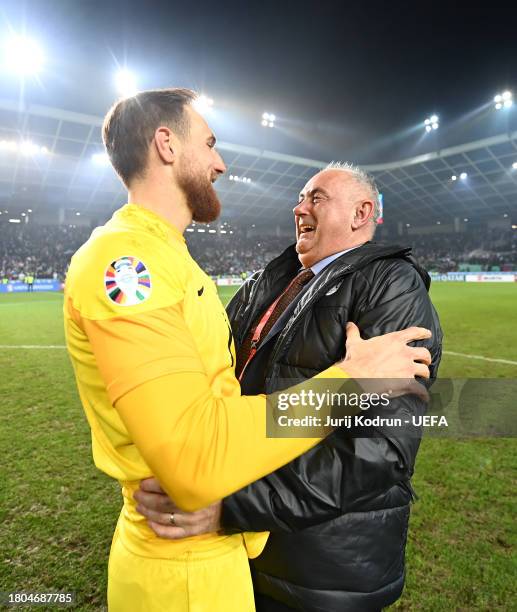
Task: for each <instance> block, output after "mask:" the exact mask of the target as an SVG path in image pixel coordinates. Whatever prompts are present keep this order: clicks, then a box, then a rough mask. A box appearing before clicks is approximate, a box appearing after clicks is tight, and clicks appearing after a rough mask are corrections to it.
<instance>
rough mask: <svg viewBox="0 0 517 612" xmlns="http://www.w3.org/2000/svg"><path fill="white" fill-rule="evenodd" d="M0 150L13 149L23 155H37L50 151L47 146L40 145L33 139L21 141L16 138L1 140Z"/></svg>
mask: <svg viewBox="0 0 517 612" xmlns="http://www.w3.org/2000/svg"><path fill="white" fill-rule="evenodd" d="M0 150H2V151H13V152H17V153H21V154H22V155H37V154H38V153H43V154H47V153H49V150H48V149H47V147H40V146H39V145H37V144H35V143H34V142H32V140H22V141H21V142H17V141H16V140H0Z"/></svg>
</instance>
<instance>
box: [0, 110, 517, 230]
mask: <svg viewBox="0 0 517 612" xmlns="http://www.w3.org/2000/svg"><path fill="white" fill-rule="evenodd" d="M101 124H102V119H101V118H100V117H96V116H91V115H84V114H80V113H75V112H70V111H66V110H61V109H56V108H49V107H43V106H36V105H27V106H26V107H24V108H21V109H20V108H19V106H18V104H17V103H15V102H12V101H5V100H4V101H2V100H0V208H8V207H11V208H12V210H13V212H14V211H16V210H22V209H23V207H27V206H30V208H32V209H33V210H34V212H36V211H37V210H38V209H40V210H48V209H52V208H54V209H55V208H56V207H64V208H65V209H68V210H73V211H80V212H81V214H85V215H90V216H92V217H95V218H96V219H102V220H103V219H104V218H107V217H108V216H109V215H110V214H111V212H112V211H113V210H114V209H115V208H117V207H118V206H120V205H121V204H122V203H123V202H124V200H125V197H126V196H125V190H124V189H123V187H122V184H121V183H120V181H119V179H118V178H117V176H116V174H115V173H114V171H113V169H112V168H111V166H110V165H109V164H106V163H102V155H100V156H98V157H97V158H94V157H92V156H95V155H99V154H102V153H103V146H102V139H101ZM12 142H17V143H21V142H25V143H27V142H31V143H33V144H34V145H37V146H38V147H44V148H45V149H44V151H45V152H41V149H37V150H36V149H35V148H34V150H32V149H31V148H30V146H26V148H25V150H23V149H22V150H20V149H19V148H18V149H13V148H9V144H8V143H12ZM218 149H219V150H220V151H221V153H222V155H223V157H224V159H225V162H226V165H227V167H228V172H227V174H226V175H225V176H224V177H223V178H221V179H220V180H219V181H218V182H217V184H216V187H217V190H218V193H219V194H220V197H221V200H222V202H223V210H224V212H223V216H222V219H223V220H226V221H230V222H232V223H233V222H235V223H238V222H242V223H251V222H256V223H259V224H260V223H268V224H274V225H277V224H278V225H287V224H289V225H291V223H292V221H291V219H292V212H291V211H292V208H293V206H294V205H295V204H296V202H297V198H298V193H299V191H300V189H301V188H302V187H303V185H304V184H305V182H306V181H307V179H308V178H310V177H311V176H312V175H313V174H314V173H315V172H316V171H318V170H319V169H321V168H323V167H324V166H325V165H326V163H327V162H325V161H319V160H312V159H305V158H301V157H296V156H292V155H285V154H280V153H275V152H272V151H265V150H260V149H258V148H253V147H246V146H242V145H236V144H231V143H227V142H220V143H218ZM94 159H96V160H97V161H94ZM351 161H353V160H351ZM516 162H517V131H516V132H513V133H503V134H498V135H495V136H493V137H490V138H485V139H483V140H477V141H475V142H468V143H465V144H461V145H459V146H455V147H450V148H447V149H442V150H440V151H435V152H432V153H428V154H425V155H419V156H417V157H412V158H408V159H403V160H400V161H394V162H389V163H379V164H375V165H370V166H362V167H363V169H365V170H367V171H369V172H370V173H371V174H373V176H374V177H375V179H376V181H377V183H378V185H379V189H380V191H381V192H382V193H383V195H384V214H385V217H386V221H387V222H390V220H391V221H393V220H394V219H396V220H397V221H401V222H404V223H411V225H412V226H418V225H429V224H431V223H435V222H437V221H440V222H441V223H447V222H449V223H450V222H452V220H453V219H454V218H455V217H461V218H463V217H468V218H469V219H470V220H472V221H475V220H479V221H482V220H485V219H492V218H494V217H499V216H501V217H502V216H503V215H508V216H510V217H515V216H516V213H517V170H516V169H514V168H512V164H515V163H516ZM461 173H466V178H464V179H461V178H460V175H461ZM453 176H456V177H457V180H453V179H452V177H453ZM236 177H237V178H236ZM244 178H246V179H251V182H249V181H243V180H242V179H244Z"/></svg>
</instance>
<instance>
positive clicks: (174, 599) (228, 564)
mask: <svg viewBox="0 0 517 612" xmlns="http://www.w3.org/2000/svg"><path fill="white" fill-rule="evenodd" d="M108 610H109V612H127V611H128V610H131V612H158V611H160V612H162V611H163V612H254V610H255V603H254V599H253V585H252V582H251V574H250V569H249V563H248V556H247V554H246V548H245V546H244V544H243V542H242V541H236V542H235V545H234V546H232V547H231V548H230V549H228V548H225V549H224V550H221V549H217V548H216V549H214V550H208V551H200V552H196V551H190V552H185V553H182V554H180V555H179V556H178V557H175V558H173V559H154V558H150V557H142V556H139V555H135V554H133V553H132V552H130V551H129V550H128V549H127V548H126V547H125V546H124V544H123V543H122V541H121V538H120V536H119V534H118V529H117V530H116V531H115V535H114V537H113V543H112V546H111V552H110V560H109V565H108Z"/></svg>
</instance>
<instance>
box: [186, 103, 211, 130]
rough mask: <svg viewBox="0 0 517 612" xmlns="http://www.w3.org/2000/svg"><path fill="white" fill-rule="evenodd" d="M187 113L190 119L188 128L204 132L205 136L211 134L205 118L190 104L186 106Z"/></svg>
mask: <svg viewBox="0 0 517 612" xmlns="http://www.w3.org/2000/svg"><path fill="white" fill-rule="evenodd" d="M186 109H187V113H188V116H189V120H190V129H191V130H193V131H196V132H198V133H202V134H206V136H207V137H209V136H213V132H212V130H211V128H210V126H209V125H208V123H207V122H206V120H205V119H204V118H203V117H202V115H200V114H199V113H198V112H197V111H196V110H195V109H193V108H192V106H190V105H188V106H187V107H186Z"/></svg>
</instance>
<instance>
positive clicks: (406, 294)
mask: <svg viewBox="0 0 517 612" xmlns="http://www.w3.org/2000/svg"><path fill="white" fill-rule="evenodd" d="M378 204H379V194H378V191H377V188H376V187H375V184H374V183H373V181H372V179H371V178H370V177H369V176H368V175H366V174H365V173H364V172H362V171H361V170H359V169H357V168H355V167H352V166H349V165H347V164H332V165H331V166H329V167H328V168H327V169H325V170H323V171H322V172H319V173H318V174H316V175H315V176H314V177H313V178H312V179H310V180H309V182H308V183H307V184H306V186H305V187H304V189H303V190H302V192H301V193H300V200H299V203H298V205H297V206H296V207H295V208H294V214H295V220H296V235H297V242H296V245H293V246H291V247H289V248H287V249H286V250H285V251H284V252H283V253H282V254H281V255H280V256H279V257H278V258H276V259H274V260H273V261H272V262H270V263H269V264H268V265H267V266H266V267H265V269H264V270H262V271H260V272H257V273H255V274H254V275H253V276H252V277H251V278H250V279H249V280H248V281H247V282H246V283H245V284H244V285H243V287H242V288H241V289H240V291H239V292H238V293H237V294H236V295H235V297H234V298H233V300H232V301H231V303H230V304H229V306H228V314H229V317H230V320H231V323H232V329H233V333H234V337H235V341H236V346H237V347H238V362H237V368H236V371H237V374H238V375H240V376H241V386H242V391H243V393H245V394H255V393H261V392H267V393H271V392H273V391H277V390H280V389H282V388H285V387H286V386H288V385H289V384H292V382H293V380H296V381H298V380H302V379H307V378H309V377H311V376H313V375H314V374H315V373H316V372H319V371H321V370H323V369H325V368H326V367H328V366H329V365H330V364H332V363H334V362H336V361H337V360H338V359H341V358H342V357H343V347H344V346H345V337H344V335H345V326H346V323H347V321H353V322H355V323H356V324H357V325H358V326H359V328H360V330H361V332H362V335H363V337H366V338H370V337H372V336H377V335H379V334H385V333H388V332H391V331H397V330H400V329H404V328H406V327H409V326H412V325H417V326H421V327H426V328H428V329H430V330H431V331H432V334H433V336H432V338H431V339H430V340H428V341H424V342H422V343H421V344H422V345H424V346H426V347H427V348H428V349H429V350H430V352H431V355H432V359H433V361H432V364H431V367H430V370H431V377H432V378H434V377H436V373H437V368H438V364H439V361H440V356H441V341H442V332H441V329H440V325H439V321H438V317H437V315H436V312H435V310H434V308H433V306H432V304H431V301H430V299H429V296H428V289H429V284H430V280H429V276H428V275H427V273H426V272H425V271H423V270H422V269H421V268H419V266H418V265H417V263H416V262H415V260H414V259H413V258H412V257H411V255H410V249H408V248H402V247H397V246H386V245H379V244H376V243H373V242H371V238H372V237H373V234H374V231H375V224H376V219H377V216H378V212H379V208H378ZM300 267H303V269H307V270H308V269H310V270H311V271H312V275H311V274H310V273H309V274H308V276H309V279H308V281H307V282H306V284H305V286H304V287H303V289H302V290H301V291H300V292H299V293H298V295H297V296H296V298H295V299H294V300H293V301H292V302H291V303H290V304H289V305H288V306H287V308H286V309H285V310H284V312H283V313H282V315H281V316H280V318H279V319H278V320H277V321H276V322H275V323H274V324H273V325H272V326H270V328H269V329H266V333H265V334H264V333H262V334H257V332H256V330H257V329H260V323H261V320H262V319H263V316H264V312H265V311H267V309H268V307H269V306H270V305H271V304H272V303H273V302H274V301H275V300H276V299H277V297H278V296H279V295H280V294H281V293H282V291H283V290H284V289H285V287H286V286H287V285H289V283H290V282H291V281H292V279H293V277H295V276H296V275H297V274H298V273H299V271H300ZM257 340H258V341H257ZM252 345H253V346H254V349H253V350H252ZM255 345H256V346H255ZM382 410H385V412H384V413H383V415H384V416H390V417H395V418H403V417H405V418H403V420H407V419H408V418H409V419H410V418H411V417H412V416H419V415H421V414H423V413H424V411H425V404H424V402H423V401H422V400H421V399H420V398H418V397H416V396H415V395H406V396H403V397H400V398H397V399H395V400H392V401H391V403H390V405H389V407H388V408H387V409H382ZM359 435H360V436H362V437H357V436H359ZM366 436H367V437H366ZM419 444H420V435H419V432H418V431H417V432H416V435H415V430H414V428H413V429H412V431H411V432H408V431H407V430H406V429H404V428H390V427H385V426H380V427H377V428H374V429H370V430H369V431H368V432H365V431H361V432H353V431H352V432H346V431H344V430H342V429H340V430H337V431H336V432H334V433H333V434H332V435H331V436H329V437H328V438H327V439H326V440H324V441H323V442H322V443H320V444H319V445H318V446H316V447H315V448H313V449H312V450H310V451H309V452H307V453H305V454H304V455H302V456H301V457H299V458H298V459H295V460H294V461H292V462H291V463H289V464H288V465H286V466H284V467H283V468H281V469H279V470H277V471H276V472H274V473H273V474H270V475H269V476H266V477H265V478H262V479H261V480H258V481H256V482H254V483H252V484H250V485H249V486H247V487H245V488H244V489H242V490H241V491H238V492H237V493H235V494H234V495H231V496H230V497H228V498H226V499H224V500H223V502H222V506H221V505H218V504H215V505H214V506H212V507H210V508H208V509H206V510H205V511H200V512H199V513H193V514H192V515H187V514H186V513H181V512H179V511H178V510H177V509H176V508H175V506H174V505H173V503H172V502H170V501H169V500H168V499H167V498H166V497H165V496H164V495H161V494H160V493H159V488H158V483H157V482H156V481H145V482H144V483H143V485H142V491H140V492H139V493H138V496H139V500H140V502H141V505H140V508H141V511H142V512H143V513H144V514H145V515H146V516H147V517H148V518H149V519H150V520H151V523H150V524H151V526H152V527H153V528H154V529H155V531H156V532H157V533H158V534H159V535H162V536H163V537H179V536H187V535H194V534H198V533H201V532H203V531H213V530H214V529H216V528H219V527H221V526H222V528H223V529H227V530H239V531H270V536H269V539H268V541H267V544H266V546H265V548H264V550H263V551H262V553H261V554H260V555H259V556H258V557H257V558H255V559H253V560H252V561H251V563H252V570H253V577H254V586H255V592H256V601H257V609H258V610H259V611H263V612H275V611H278V612H280V611H288V610H293V609H294V610H306V611H314V612H316V611H318V612H323V611H324V612H334V611H335V612H338V611H339V612H341V611H357V612H363V611H369V610H379V609H381V608H383V607H384V606H387V605H389V604H390V603H392V602H394V601H395V600H396V599H397V598H398V597H399V596H400V594H401V593H402V589H403V585H404V576H405V564H404V557H405V545H406V535H407V528H408V520H409V504H410V502H411V500H412V497H413V493H412V487H411V484H410V478H411V476H412V474H413V469H414V464H415V458H416V454H417V451H418V447H419ZM170 512H174V513H175V514H174V517H175V524H176V527H171V526H169V527H167V526H165V524H166V523H167V521H168V519H169V517H170V514H168V513H170ZM177 526H179V528H178V527H177Z"/></svg>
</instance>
